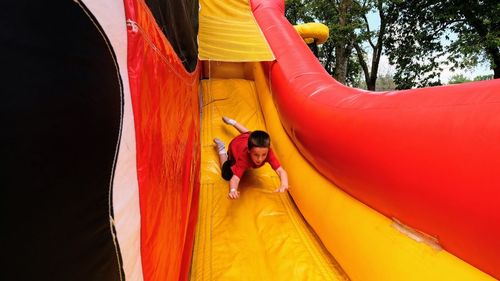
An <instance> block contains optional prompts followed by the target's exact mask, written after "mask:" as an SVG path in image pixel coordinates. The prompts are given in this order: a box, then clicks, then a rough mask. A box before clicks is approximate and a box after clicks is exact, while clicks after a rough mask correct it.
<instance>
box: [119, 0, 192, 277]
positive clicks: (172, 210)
mask: <svg viewBox="0 0 500 281" xmlns="http://www.w3.org/2000/svg"><path fill="white" fill-rule="evenodd" d="M125 6H126V17H127V25H128V40H129V41H128V70H129V78H130V89H131V93H132V102H133V110H134V118H135V127H136V138H137V170H138V177H139V179H138V180H139V196H140V208H141V255H142V267H143V275H144V280H147V281H152V280H158V281H160V280H161V281H164V280H187V276H188V271H189V266H190V259H191V255H192V246H193V235H194V228H195V224H196V217H197V214H198V212H197V208H198V190H199V171H200V142H199V133H200V121H199V119H200V112H199V104H198V83H199V69H198V68H197V69H196V70H195V71H194V72H193V73H188V72H186V70H185V69H184V66H183V65H182V62H181V61H180V60H179V59H178V57H177V55H176V54H175V52H174V51H173V49H172V47H171V46H170V44H169V42H168V41H167V40H166V38H165V36H164V35H163V33H162V32H161V31H160V30H159V28H158V26H157V24H156V22H155V19H154V18H153V16H152V15H151V13H150V11H149V9H148V7H147V6H146V5H145V4H144V3H143V1H140V0H138V1H136V0H127V1H125Z"/></svg>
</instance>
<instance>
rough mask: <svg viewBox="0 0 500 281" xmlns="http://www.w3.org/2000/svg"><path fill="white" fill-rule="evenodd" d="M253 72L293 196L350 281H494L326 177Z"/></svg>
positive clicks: (261, 76)
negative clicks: (292, 135) (411, 233)
mask: <svg viewBox="0 0 500 281" xmlns="http://www.w3.org/2000/svg"><path fill="white" fill-rule="evenodd" d="M253 67H254V79H255V85H256V87H257V92H258V94H259V101H260V105H261V110H262V113H263V116H264V117H265V122H266V127H267V129H268V132H269V133H270V135H271V137H272V141H273V144H274V147H275V150H276V152H277V154H278V156H279V159H280V161H281V163H282V164H283V166H284V168H285V169H286V170H287V171H288V175H289V180H290V186H291V188H290V193H291V195H292V197H293V198H294V201H295V202H296V204H297V206H298V207H299V209H300V211H301V213H302V215H303V216H304V217H305V218H306V220H307V221H308V222H309V224H310V225H311V226H312V228H313V229H314V230H315V231H316V233H317V235H318V236H319V237H320V238H321V240H322V242H323V243H324V244H325V246H326V247H327V249H328V250H329V251H330V253H331V254H332V255H333V256H334V257H335V259H336V260H337V261H338V262H339V263H340V265H341V266H342V268H343V269H344V270H345V272H346V273H347V274H348V275H349V277H350V279H351V280H384V281H389V280H394V281H400V280H464V281H465V280H494V279H493V278H492V277H491V276H489V275H487V274H485V273H483V272H482V271H479V270H478V269H476V268H475V267H472V266H471V265H469V264H467V263H465V262H464V261H462V260H460V259H458V258H457V257H455V256H453V255H451V254H449V253H448V252H446V251H444V250H441V249H439V248H437V247H434V246H433V245H430V244H427V243H422V242H417V241H416V240H414V239H411V238H410V237H408V236H407V235H406V234H403V233H402V232H401V231H400V230H398V229H399V227H396V226H397V225H396V224H395V223H394V222H393V221H391V220H390V219H388V218H386V217H385V216H383V215H381V214H379V213H377V212H376V211H374V210H372V209H371V208H369V207H368V206H366V205H364V204H362V203H361V202H359V201H357V200H355V199H354V198H352V197H351V196H349V195H348V194H346V193H345V192H343V191H341V190H340V189H339V188H337V187H336V186H335V185H333V184H332V183H331V182H329V181H328V180H326V179H325V178H324V177H322V176H321V175H320V174H319V173H318V172H317V171H316V170H315V169H314V168H313V167H312V166H310V165H309V164H308V162H307V161H306V160H305V159H304V158H303V157H302V156H301V155H300V153H299V152H298V151H297V149H296V147H295V146H294V144H293V143H292V142H291V141H290V139H289V138H288V136H287V134H286V133H285V131H284V129H283V127H282V126H281V123H280V119H279V115H278V113H277V111H276V108H275V106H274V103H273V100H272V95H271V93H270V91H269V89H270V87H269V84H268V81H267V75H266V74H265V73H264V71H263V70H262V67H261V65H260V64H259V63H254V64H253ZM313 133H314V132H311V134H313Z"/></svg>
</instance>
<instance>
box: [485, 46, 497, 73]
mask: <svg viewBox="0 0 500 281" xmlns="http://www.w3.org/2000/svg"><path fill="white" fill-rule="evenodd" d="M486 51H487V52H488V53H489V54H490V55H491V57H492V59H493V63H494V64H495V67H493V79H497V78H500V52H499V51H498V48H487V49H486Z"/></svg>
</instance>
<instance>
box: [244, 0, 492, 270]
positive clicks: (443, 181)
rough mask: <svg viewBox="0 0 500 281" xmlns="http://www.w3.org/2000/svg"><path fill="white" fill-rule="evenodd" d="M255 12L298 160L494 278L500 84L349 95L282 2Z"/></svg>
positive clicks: (269, 1) (259, 5)
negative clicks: (315, 53)
mask: <svg viewBox="0 0 500 281" xmlns="http://www.w3.org/2000/svg"><path fill="white" fill-rule="evenodd" d="M252 6H253V9H254V14H255V16H256V19H257V22H258V23H259V25H260V26H261V29H262V30H263V32H264V34H265V36H266V38H267V40H268V42H269V44H270V46H271V48H272V50H273V52H274V54H275V56H276V58H277V62H276V63H274V64H272V65H271V66H270V67H271V71H272V74H271V75H272V86H273V90H274V95H275V102H276V105H277V108H278V111H279V112H280V115H281V120H282V122H283V125H284V127H285V129H286V130H287V132H288V134H289V135H290V136H291V137H292V138H293V140H294V142H295V143H296V145H297V146H298V147H299V148H300V150H301V152H302V153H303V154H304V155H305V157H306V158H307V159H308V160H309V161H311V163H312V164H313V165H314V166H315V167H317V168H318V170H320V171H321V172H322V173H323V174H324V175H326V176H327V177H328V178H329V179H331V180H332V181H333V182H335V183H336V184H337V185H338V186H339V187H341V188H342V189H344V190H345V191H346V192H348V193H349V194H351V195H352V196H354V197H355V198H357V199H359V200H360V201H362V202H364V203H366V204H368V205H369V206H371V207H373V208H374V209H376V210H378V211H380V212H381V213H383V214H385V215H387V216H388V217H395V218H397V219H398V220H400V221H402V222H403V223H405V224H407V225H410V226H412V227H414V228H416V229H419V230H421V231H424V232H426V233H428V234H430V235H433V236H435V237H437V238H438V239H439V242H440V243H441V245H442V246H443V247H444V248H445V249H446V250H448V251H450V252H451V253H453V254H455V255H457V256H458V257H460V258H462V259H463V260H465V261H467V262H469V263H471V264H472V265H474V266H476V267H478V268H479V269H481V270H483V271H485V272H487V273H489V274H491V275H493V276H495V277H496V278H500V264H499V261H500V239H498V237H500V204H499V203H498V202H499V198H500V79H496V80H493V81H484V82H476V83H467V84H461V85H454V86H445V87H433V88H425V89H415V90H407V91H392V92H381V93H375V92H367V91H363V90H358V89H352V88H348V87H345V86H343V85H341V84H339V83H338V82H336V81H335V80H333V79H332V78H331V77H330V76H329V75H328V74H327V73H326V71H324V69H323V68H322V67H321V65H320V64H319V63H318V61H317V59H316V58H315V57H314V56H313V54H312V53H311V52H310V50H309V49H308V48H307V46H306V45H305V44H304V42H303V41H302V39H301V38H300V37H299V36H298V35H297V33H296V31H295V30H294V29H293V27H292V26H291V25H290V24H289V23H288V22H287V20H286V18H285V17H284V16H283V13H282V12H283V8H282V7H283V1H281V0H266V1H264V0H253V1H252ZM292 46H293V47H292Z"/></svg>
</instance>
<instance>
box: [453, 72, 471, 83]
mask: <svg viewBox="0 0 500 281" xmlns="http://www.w3.org/2000/svg"><path fill="white" fill-rule="evenodd" d="M470 81H471V80H470V79H469V78H467V77H466V76H465V75H463V74H456V75H453V76H451V78H450V81H448V84H460V83H465V82H470Z"/></svg>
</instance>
